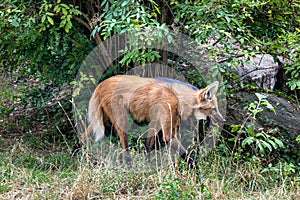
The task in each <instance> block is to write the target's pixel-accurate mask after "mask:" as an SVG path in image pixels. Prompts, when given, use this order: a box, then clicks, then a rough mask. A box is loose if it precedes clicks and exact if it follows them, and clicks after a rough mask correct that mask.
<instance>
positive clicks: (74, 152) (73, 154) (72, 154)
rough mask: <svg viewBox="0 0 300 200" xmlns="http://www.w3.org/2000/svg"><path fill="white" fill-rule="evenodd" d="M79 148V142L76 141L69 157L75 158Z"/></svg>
mask: <svg viewBox="0 0 300 200" xmlns="http://www.w3.org/2000/svg"><path fill="white" fill-rule="evenodd" d="M80 148H81V142H80V141H79V139H78V140H77V142H76V143H75V145H74V146H73V149H72V151H71V157H74V156H76V154H77V153H78V151H79V150H80Z"/></svg>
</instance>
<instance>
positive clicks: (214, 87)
mask: <svg viewBox="0 0 300 200" xmlns="http://www.w3.org/2000/svg"><path fill="white" fill-rule="evenodd" d="M218 87H219V82H218V81H216V82H213V83H211V84H209V85H208V86H206V88H204V89H202V90H200V91H199V92H198V97H197V100H198V103H201V102H203V101H206V100H211V99H212V97H213V96H214V95H216V93H217V91H218Z"/></svg>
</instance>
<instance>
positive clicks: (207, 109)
mask: <svg viewBox="0 0 300 200" xmlns="http://www.w3.org/2000/svg"><path fill="white" fill-rule="evenodd" d="M218 87H219V82H218V81H216V82H213V83H211V84H209V85H208V86H207V87H206V88H204V89H201V90H199V91H198V92H197V103H196V104H195V106H194V108H195V110H194V116H195V117H196V119H198V120H200V119H206V116H209V117H210V119H211V122H212V124H213V125H216V124H218V122H225V119H224V117H223V116H222V115H221V113H220V112H219V109H218V100H217V96H216V94H217V91H218Z"/></svg>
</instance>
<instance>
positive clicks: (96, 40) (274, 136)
mask: <svg viewBox="0 0 300 200" xmlns="http://www.w3.org/2000/svg"><path fill="white" fill-rule="evenodd" d="M299 23H300V2H299V1H296V0H257V1H252V0H231V1H224V0H202V1H176V0H175V1H173V0H172V1H154V0H149V1H140V0H120V1H111V0H103V1H94V0H83V1H68V0H51V1H46V0H44V1H39V0H36V1H26V0H22V1H19V0H4V1H2V2H1V3H0V75H1V77H2V78H1V80H0V86H1V87H0V97H1V98H0V126H1V128H0V145H1V147H0V149H1V151H0V157H1V159H0V163H1V165H0V178H1V180H2V182H1V183H0V196H1V198H2V197H3V198H4V199H13V198H23V199H29V198H30V199H31V198H35V199H40V198H46V199H50V198H53V199H57V198H74V199H81V198H93V197H99V198H126V197H129V196H130V197H132V198H134V197H135V198H141V197H142V198H157V199H177V198H182V199H186V198H197V199H199V198H204V199H216V198H222V199H228V198H236V199H239V198H261V199H266V198H273V197H275V198H286V199H293V198H294V199H296V198H299V194H300V176H299V172H300V161H299V157H300V147H299V143H300V135H299V134H300V133H297V135H296V136H295V135H290V134H289V133H288V132H285V133H284V134H283V133H282V132H280V131H278V129H279V128H277V127H276V128H274V127H273V128H270V127H263V128H262V129H261V128H260V129H256V127H255V126H256V120H257V118H259V116H260V115H262V114H263V113H264V112H265V111H266V110H268V109H269V110H271V111H272V112H274V114H275V113H276V109H274V107H273V106H272V105H271V104H270V103H269V102H268V100H267V97H266V96H265V95H263V94H261V93H262V92H270V93H275V94H276V95H281V96H283V97H284V98H287V99H289V100H290V101H291V102H294V103H295V104H298V109H299V101H298V98H299V89H300V78H299V77H300V76H299V75H300V54H299V43H300V27H299ZM141 30H142V31H141ZM173 31H174V32H180V33H182V34H184V35H185V36H188V37H189V38H190V39H192V40H193V45H191V44H190V43H187V44H183V46H188V45H191V48H193V47H194V46H195V45H196V46H197V47H201V50H203V49H204V50H205V51H204V53H203V52H202V51H201V50H198V49H192V50H190V49H187V51H189V52H196V54H198V55H199V58H201V59H202V60H204V61H208V60H209V63H211V64H212V66H211V69H212V71H214V72H215V74H217V75H218V76H222V77H223V78H224V80H223V82H222V88H224V94H226V95H227V97H228V98H236V96H235V95H234V93H235V92H237V91H240V90H243V91H249V92H250V93H255V94H256V99H255V100H254V101H253V102H246V103H245V105H243V106H244V107H245V115H244V116H243V119H241V121H239V122H236V123H235V124H226V126H224V130H223V131H222V136H221V137H220V138H219V141H218V143H217V145H216V147H215V148H214V150H213V151H212V152H211V153H210V154H209V155H207V156H206V157H204V158H201V159H200V158H199V159H198V160H199V164H200V165H201V169H202V170H203V171H204V172H205V176H206V181H205V182H201V181H199V180H198V178H197V176H196V174H195V173H194V172H193V171H189V170H188V169H187V168H186V166H185V164H184V163H183V162H182V161H180V160H179V161H175V163H169V165H167V166H165V167H162V168H157V169H156V171H155V172H152V171H150V172H143V173H139V175H138V176H137V175H136V173H135V172H133V171H129V172H127V173H126V174H125V173H124V172H123V171H122V166H120V167H119V168H118V167H117V168H114V169H111V168H109V167H107V166H105V165H101V164H96V165H95V162H94V160H92V159H90V157H89V156H88V154H87V153H86V152H83V153H81V154H79V155H78V156H77V157H76V158H74V159H71V158H70V155H69V153H70V150H71V147H72V145H73V143H74V141H75V140H76V134H77V130H76V120H75V119H74V117H73V110H72V103H71V99H72V97H75V96H76V95H78V94H79V92H80V91H78V90H81V89H84V88H85V84H84V83H85V82H84V81H86V77H85V76H84V74H81V75H82V78H81V79H78V77H77V78H76V75H77V74H80V72H81V71H80V67H82V64H83V63H85V62H86V61H87V60H86V57H87V56H88V55H90V54H89V53H90V52H91V51H92V50H93V49H94V48H95V47H96V46H97V45H99V51H100V52H101V54H102V55H103V57H101V58H102V59H103V60H104V61H103V62H104V63H105V64H106V65H107V66H108V67H107V69H106V70H105V71H103V73H102V76H101V77H99V79H104V78H107V77H109V76H112V75H115V74H124V73H127V72H128V71H129V70H130V69H134V67H135V66H138V65H144V64H146V63H152V62H155V63H160V64H164V65H167V66H169V67H171V68H173V69H174V70H175V71H177V72H178V73H180V74H182V75H183V76H184V77H185V79H186V80H188V81H189V82H190V83H192V84H194V85H196V86H198V87H201V86H203V85H205V82H204V80H203V76H202V74H201V72H200V71H199V70H198V68H197V67H195V66H194V65H193V64H194V63H191V62H189V60H188V59H186V58H184V56H182V55H175V54H174V53H170V52H168V51H167V50H166V49H163V48H152V47H153V46H155V47H157V45H158V44H160V45H161V46H164V45H166V46H171V44H174V43H175V42H176V41H175V40H174V37H172V33H173ZM145 32H147V33H148V34H147V35H144V33H145ZM117 35H122V36H124V35H125V37H127V36H128V38H130V36H132V35H133V36H134V39H132V38H131V39H132V40H129V41H130V44H129V46H128V47H130V48H128V49H124V50H123V51H122V52H118V53H120V55H119V57H117V58H116V59H114V60H112V62H110V61H109V56H110V55H109V54H107V52H108V53H111V52H109V51H108V48H107V46H105V45H103V42H105V41H110V38H111V37H112V36H117ZM121 39H122V38H121V37H120V40H121ZM120 40H118V41H120ZM137 41H138V42H137ZM141 44H145V45H144V46H141ZM148 47H149V48H148ZM199 49H200V48H199ZM257 54H270V55H272V56H273V58H274V61H275V62H278V63H279V65H280V66H282V69H281V70H282V72H283V75H284V77H285V78H284V79H283V80H282V82H281V83H280V85H279V86H278V85H277V87H276V89H277V90H275V91H266V90H264V89H263V88H260V87H258V86H257V85H254V84H253V83H243V82H240V81H239V79H238V76H237V74H236V73H235V70H234V69H235V67H236V66H237V65H239V64H241V62H249V60H250V58H251V57H253V56H255V55H257ZM241 57H243V58H245V59H244V60H241V59H240V58H241ZM211 74H212V77H210V78H215V77H216V75H214V73H211ZM98 81H100V80H92V82H93V83H97V82H98ZM74 86H75V88H76V89H77V90H75V91H72V89H73V87H74ZM73 92H74V93H73ZM229 94H230V95H229ZM72 95H73V96H72ZM228 100H229V99H228ZM298 111H299V110H298ZM227 115H230V113H227ZM279 133H280V134H279ZM132 141H135V138H133V139H132ZM116 142H117V141H116ZM134 143H135V142H132V144H131V145H134ZM194 148H195V152H197V147H194Z"/></svg>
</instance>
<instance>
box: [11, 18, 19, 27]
mask: <svg viewBox="0 0 300 200" xmlns="http://www.w3.org/2000/svg"><path fill="white" fill-rule="evenodd" d="M11 25H13V26H14V27H19V26H20V24H19V22H17V20H15V19H14V20H13V21H12V22H11Z"/></svg>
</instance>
